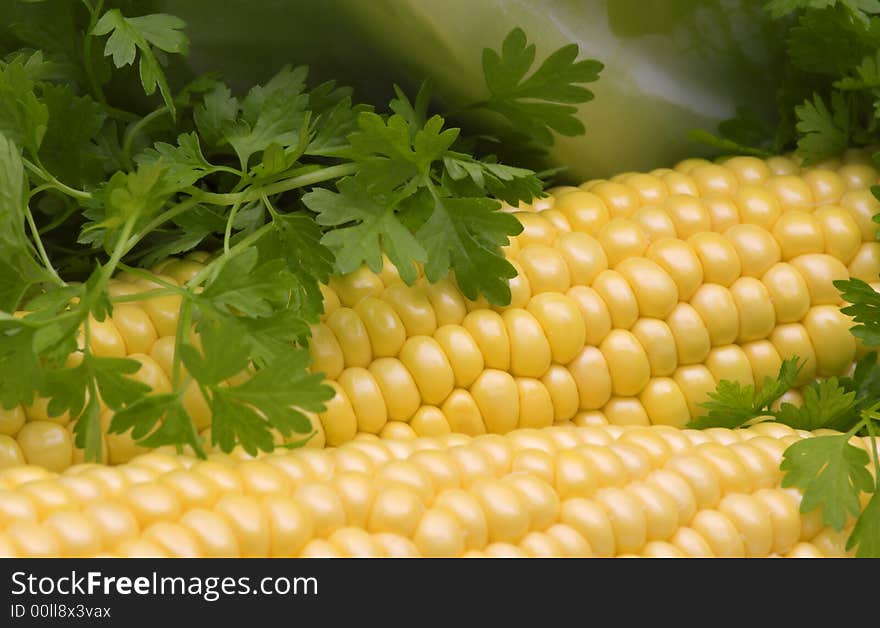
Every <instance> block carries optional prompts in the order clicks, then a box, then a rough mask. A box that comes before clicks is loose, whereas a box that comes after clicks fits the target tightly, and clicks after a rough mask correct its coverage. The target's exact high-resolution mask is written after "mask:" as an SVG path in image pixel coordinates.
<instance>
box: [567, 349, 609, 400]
mask: <svg viewBox="0 0 880 628" xmlns="http://www.w3.org/2000/svg"><path fill="white" fill-rule="evenodd" d="M566 368H568V371H569V372H570V373H571V375H572V377H573V378H574V381H575V384H577V389H578V396H579V397H580V409H581V410H598V409H599V408H601V407H602V406H604V405H605V404H606V403H607V402H608V400H609V399H610V398H611V372H610V371H609V368H608V362H607V360H606V359H605V355H604V354H603V353H602V351H600V350H599V349H597V348H596V347H591V346H586V347H584V348H583V349H582V350H581V352H580V353H579V354H578V355H577V356H576V357H575V359H574V360H572V361H571V362H569V363H568V365H567V366H566Z"/></svg>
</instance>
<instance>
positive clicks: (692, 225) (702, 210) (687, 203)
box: [663, 194, 712, 240]
mask: <svg viewBox="0 0 880 628" xmlns="http://www.w3.org/2000/svg"><path fill="white" fill-rule="evenodd" d="M663 209H664V210H666V212H667V213H668V214H669V217H670V218H671V219H672V222H673V223H674V224H675V232H676V234H677V235H678V237H679V238H681V239H682V240H687V239H688V238H690V237H691V236H692V235H694V234H697V233H700V232H701V231H709V229H710V228H711V227H712V219H711V218H710V217H709V212H708V211H707V210H706V207H705V206H704V205H703V203H702V202H701V201H700V199H698V198H696V197H694V196H689V195H685V194H671V195H670V196H669V197H667V199H666V201H665V202H664V203H663Z"/></svg>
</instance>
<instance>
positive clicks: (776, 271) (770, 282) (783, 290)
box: [761, 263, 810, 324]
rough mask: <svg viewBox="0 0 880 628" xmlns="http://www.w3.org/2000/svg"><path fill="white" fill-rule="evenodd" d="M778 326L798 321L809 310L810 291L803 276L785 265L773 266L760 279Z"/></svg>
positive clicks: (788, 265)
mask: <svg viewBox="0 0 880 628" xmlns="http://www.w3.org/2000/svg"><path fill="white" fill-rule="evenodd" d="M761 281H762V282H763V283H764V286H765V287H766V288H767V293H768V295H769V298H770V303H772V305H773V309H774V311H775V313H776V322H777V323H778V324H783V323H793V322H796V321H799V320H800V319H801V318H803V317H804V315H805V314H806V313H807V311H808V310H809V309H810V291H809V288H808V287H807V282H806V281H804V278H803V275H801V274H800V272H798V270H797V269H796V268H795V267H794V266H792V265H791V264H787V263H780V264H775V265H773V266H771V267H770V269H769V270H768V271H767V272H766V273H765V274H764V276H763V277H761Z"/></svg>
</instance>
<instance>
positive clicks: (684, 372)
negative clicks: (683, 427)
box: [672, 364, 718, 419]
mask: <svg viewBox="0 0 880 628" xmlns="http://www.w3.org/2000/svg"><path fill="white" fill-rule="evenodd" d="M672 379H673V380H675V383H676V384H678V387H679V389H680V390H681V392H682V394H683V395H684V398H685V400H686V401H687V405H688V411H689V412H690V415H691V418H694V419H696V418H698V417H700V416H702V415H703V414H704V412H705V410H704V409H703V408H701V407H700V405H699V404H701V403H704V402H706V401H708V400H709V393H710V392H713V391H714V390H715V388H717V386H718V382H716V381H715V378H714V377H712V373H711V372H710V371H709V369H708V368H706V367H705V366H703V365H702V364H692V365H690V366H681V367H679V368H678V369H677V370H676V371H675V373H674V374H673V376H672Z"/></svg>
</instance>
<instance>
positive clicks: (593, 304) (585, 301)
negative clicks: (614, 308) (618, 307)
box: [566, 286, 611, 345]
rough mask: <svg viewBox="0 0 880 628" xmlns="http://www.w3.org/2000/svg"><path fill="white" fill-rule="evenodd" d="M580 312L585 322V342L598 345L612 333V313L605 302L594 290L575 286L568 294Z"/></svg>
mask: <svg viewBox="0 0 880 628" xmlns="http://www.w3.org/2000/svg"><path fill="white" fill-rule="evenodd" d="M566 296H567V297H569V298H570V299H571V300H572V301H573V302H574V303H575V304H576V305H577V306H578V309H579V310H580V313H581V317H582V319H583V321H584V342H585V343H586V344H589V345H598V344H599V343H600V342H602V340H604V339H605V336H607V335H608V332H610V331H611V312H610V311H609V310H608V305H607V304H606V303H605V300H604V299H603V298H602V297H601V296H600V295H599V293H598V292H596V291H595V290H594V289H593V288H590V287H587V286H574V287H573V288H571V289H570V290H569V291H568V292H567V293H566Z"/></svg>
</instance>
